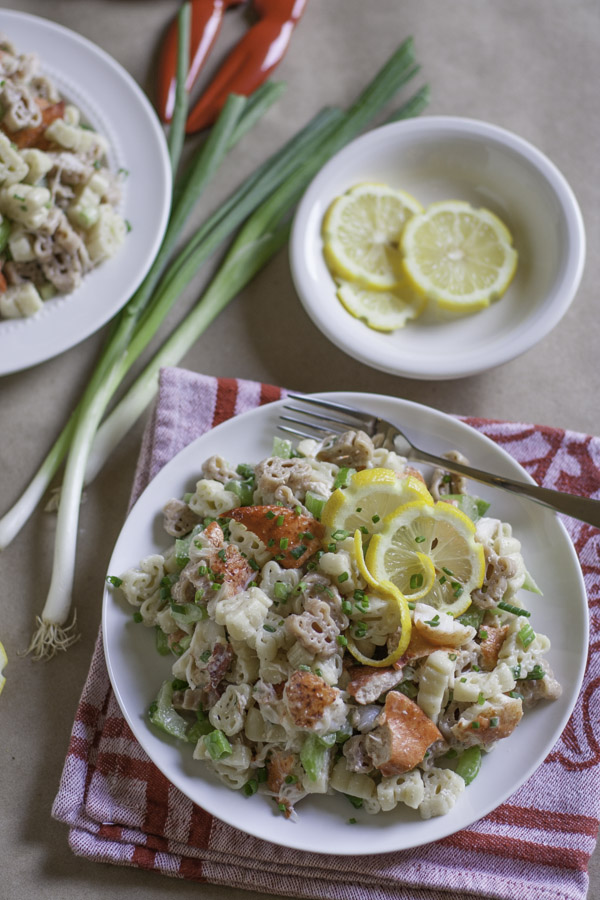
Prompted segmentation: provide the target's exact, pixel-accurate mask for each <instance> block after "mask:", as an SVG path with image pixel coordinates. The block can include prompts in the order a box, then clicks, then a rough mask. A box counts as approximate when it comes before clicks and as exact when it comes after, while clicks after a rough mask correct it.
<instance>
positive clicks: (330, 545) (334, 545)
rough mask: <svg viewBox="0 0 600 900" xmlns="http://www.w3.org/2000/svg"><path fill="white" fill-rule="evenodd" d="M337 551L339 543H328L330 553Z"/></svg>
mask: <svg viewBox="0 0 600 900" xmlns="http://www.w3.org/2000/svg"><path fill="white" fill-rule="evenodd" d="M336 551H337V544H334V543H333V542H332V543H331V544H327V552H328V553H335V552H336Z"/></svg>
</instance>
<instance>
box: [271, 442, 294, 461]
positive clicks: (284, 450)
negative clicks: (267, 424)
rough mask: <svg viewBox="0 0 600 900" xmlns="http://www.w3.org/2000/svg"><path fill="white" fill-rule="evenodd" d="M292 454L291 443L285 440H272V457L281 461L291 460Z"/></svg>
mask: <svg viewBox="0 0 600 900" xmlns="http://www.w3.org/2000/svg"><path fill="white" fill-rule="evenodd" d="M292 453H293V451H292V442H291V441H288V440H286V438H280V437H274V438H273V456H279V457H280V458H281V459H291V457H292Z"/></svg>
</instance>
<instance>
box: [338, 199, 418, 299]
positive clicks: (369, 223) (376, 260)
mask: <svg viewBox="0 0 600 900" xmlns="http://www.w3.org/2000/svg"><path fill="white" fill-rule="evenodd" d="M422 210H423V207H422V206H421V204H420V203H419V201H418V200H415V198H414V197H412V196H411V195H410V194H407V193H406V192H405V191H398V190H395V189H394V188H391V187H388V186H387V185H385V184H357V185H355V187H353V188H351V189H350V190H349V191H347V192H346V193H345V194H342V196H341V197H337V198H336V199H335V200H334V201H333V203H332V204H331V205H330V207H329V209H328V210H327V213H326V214H325V218H324V219H323V241H324V244H323V253H324V256H325V260H326V262H327V265H328V266H329V268H330V270H331V271H332V272H333V273H334V274H335V275H338V276H340V277H341V278H345V279H346V280H348V281H352V282H356V283H358V284H361V285H362V286H363V287H366V288H369V289H371V290H376V291H389V290H392V289H393V288H395V287H396V286H397V285H398V284H400V282H401V281H402V261H401V256H400V251H399V247H398V245H399V241H400V234H401V232H402V229H403V228H404V225H405V224H406V222H407V221H408V220H409V219H410V218H411V216H413V215H414V214H415V213H420V212H422Z"/></svg>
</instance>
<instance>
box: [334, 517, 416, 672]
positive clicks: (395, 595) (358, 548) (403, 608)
mask: <svg viewBox="0 0 600 900" xmlns="http://www.w3.org/2000/svg"><path fill="white" fill-rule="evenodd" d="M354 556H355V559H356V563H357V566H358V570H359V572H360V573H361V575H362V576H363V578H364V579H365V581H366V582H367V584H368V585H369V586H370V587H371V588H372V589H373V591H375V592H376V593H377V594H379V596H380V597H383V598H384V600H389V601H391V602H393V603H395V604H396V606H397V607H398V611H399V613H400V628H401V632H400V640H399V641H398V645H397V647H396V648H395V650H393V651H392V653H390V654H388V656H386V657H385V659H370V658H369V657H368V656H365V655H364V653H361V651H360V650H359V649H358V647H357V646H356V643H355V641H354V638H353V637H352V635H348V637H347V640H348V650H349V651H350V653H351V654H352V656H353V657H354V658H355V659H356V660H358V662H360V663H362V665H363V666H374V667H375V668H378V669H381V668H384V667H385V666H391V665H392V663H395V662H396V660H397V659H400V657H401V656H402V654H403V653H404V651H405V650H406V648H407V647H408V644H409V641H410V633H411V629H412V622H411V618H410V609H409V606H408V601H407V599H406V597H404V596H403V594H402V593H401V592H400V591H399V590H398V588H397V587H396V586H395V585H394V584H392V583H391V582H390V581H377V580H376V579H375V578H373V576H372V575H371V573H370V572H369V570H368V569H367V567H366V565H365V558H364V555H363V547H362V534H361V532H360V531H359V530H358V529H357V530H356V531H355V532H354Z"/></svg>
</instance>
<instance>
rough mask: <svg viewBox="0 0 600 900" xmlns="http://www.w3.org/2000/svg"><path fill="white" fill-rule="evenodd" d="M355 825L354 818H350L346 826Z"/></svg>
mask: <svg viewBox="0 0 600 900" xmlns="http://www.w3.org/2000/svg"><path fill="white" fill-rule="evenodd" d="M356 824H357V820H356V819H355V818H354V817H352V818H351V819H348V825H356Z"/></svg>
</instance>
